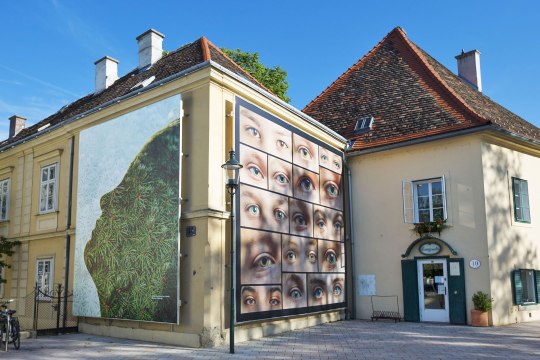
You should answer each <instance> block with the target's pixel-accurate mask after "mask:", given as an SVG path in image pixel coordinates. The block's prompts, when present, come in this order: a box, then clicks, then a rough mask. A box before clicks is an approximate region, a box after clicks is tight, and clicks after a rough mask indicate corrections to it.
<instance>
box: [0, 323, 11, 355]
mask: <svg viewBox="0 0 540 360" xmlns="http://www.w3.org/2000/svg"><path fill="white" fill-rule="evenodd" d="M6 328H7V321H5V320H4V321H2V323H0V349H1V350H4V351H7V344H8V341H9V336H8V334H7V333H6V330H7V329H6Z"/></svg>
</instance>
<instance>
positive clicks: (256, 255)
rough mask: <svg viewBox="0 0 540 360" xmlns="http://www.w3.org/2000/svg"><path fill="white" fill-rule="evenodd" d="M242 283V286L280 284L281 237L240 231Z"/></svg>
mask: <svg viewBox="0 0 540 360" xmlns="http://www.w3.org/2000/svg"><path fill="white" fill-rule="evenodd" d="M240 281H241V283H242V284H279V283H280V281H281V235H279V234H275V233H270V232H265V231H257V230H250V229H241V230H240Z"/></svg>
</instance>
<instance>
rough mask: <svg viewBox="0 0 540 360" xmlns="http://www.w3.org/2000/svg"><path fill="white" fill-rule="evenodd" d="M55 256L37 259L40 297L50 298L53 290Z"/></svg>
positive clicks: (37, 279)
mask: <svg viewBox="0 0 540 360" xmlns="http://www.w3.org/2000/svg"><path fill="white" fill-rule="evenodd" d="M53 280H54V258H52V257H49V258H42V259H37V260H36V283H37V290H39V293H38V298H39V299H41V300H48V299H49V297H48V296H47V295H50V294H51V292H52V290H53Z"/></svg>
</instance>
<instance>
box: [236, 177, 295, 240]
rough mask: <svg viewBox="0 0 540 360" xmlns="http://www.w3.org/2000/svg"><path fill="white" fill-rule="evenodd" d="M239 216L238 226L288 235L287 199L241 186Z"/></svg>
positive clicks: (254, 188) (251, 187)
mask: <svg viewBox="0 0 540 360" xmlns="http://www.w3.org/2000/svg"><path fill="white" fill-rule="evenodd" d="M239 216H240V226H243V227H250V228H256V229H263V230H268V231H277V232H282V233H289V198H288V197H287V196H283V195H279V194H276V193H273V192H270V191H266V190H261V189H258V188H256V187H253V186H248V185H242V186H241V187H240V209H239Z"/></svg>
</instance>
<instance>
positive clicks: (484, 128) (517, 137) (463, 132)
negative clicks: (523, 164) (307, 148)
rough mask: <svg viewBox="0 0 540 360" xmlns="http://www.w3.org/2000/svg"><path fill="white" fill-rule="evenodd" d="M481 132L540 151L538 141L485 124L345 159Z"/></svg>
mask: <svg viewBox="0 0 540 360" xmlns="http://www.w3.org/2000/svg"><path fill="white" fill-rule="evenodd" d="M482 131H492V132H495V133H497V134H499V135H503V136H505V137H510V138H511V139H513V140H519V141H522V142H525V143H527V144H528V145H529V146H533V147H536V148H537V150H540V141H536V140H533V139H529V138H526V137H524V136H521V135H518V134H515V133H512V132H510V131H508V130H505V129H502V128H500V127H499V126H495V125H493V124H487V125H480V126H476V127H473V128H468V129H463V130H458V131H453V132H448V133H444V134H439V135H433V136H426V137H423V138H420V139H413V140H408V141H403V142H399V143H395V144H389V145H382V146H377V147H374V148H370V149H364V150H353V151H350V152H347V154H346V157H347V158H350V157H353V156H359V155H367V154H373V153H376V152H381V151H386V150H392V149H397V148H401V147H405V146H411V145H417V144H424V143H427V142H432V141H436V140H442V139H449V138H453V137H456V136H462V135H469V134H475V133H479V132H482Z"/></svg>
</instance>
